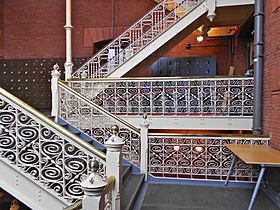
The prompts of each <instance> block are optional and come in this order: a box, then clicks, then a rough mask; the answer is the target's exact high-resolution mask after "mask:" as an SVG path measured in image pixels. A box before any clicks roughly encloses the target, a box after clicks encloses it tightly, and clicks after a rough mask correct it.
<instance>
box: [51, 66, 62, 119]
mask: <svg viewBox="0 0 280 210" xmlns="http://www.w3.org/2000/svg"><path fill="white" fill-rule="evenodd" d="M51 75H52V79H51V91H52V111H51V115H52V116H54V117H55V121H56V122H57V118H58V100H59V99H58V80H59V79H60V76H61V73H60V71H59V66H58V64H55V65H54V66H53V70H52V72H51Z"/></svg>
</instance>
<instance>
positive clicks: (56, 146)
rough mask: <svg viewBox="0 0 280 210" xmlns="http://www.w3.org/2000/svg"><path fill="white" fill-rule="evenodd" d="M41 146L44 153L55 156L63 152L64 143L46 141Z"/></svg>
mask: <svg viewBox="0 0 280 210" xmlns="http://www.w3.org/2000/svg"><path fill="white" fill-rule="evenodd" d="M41 147H42V150H43V152H44V154H45V155H47V156H54V155H58V154H60V153H62V143H60V142H44V143H42V145H41Z"/></svg>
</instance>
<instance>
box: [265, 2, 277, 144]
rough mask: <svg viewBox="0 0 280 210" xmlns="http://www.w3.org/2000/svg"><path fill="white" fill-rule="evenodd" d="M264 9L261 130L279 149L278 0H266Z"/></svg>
mask: <svg viewBox="0 0 280 210" xmlns="http://www.w3.org/2000/svg"><path fill="white" fill-rule="evenodd" d="M277 2H278V3H277ZM264 9H265V19H264V20H265V23H264V25H265V26H264V31H265V33H264V44H265V45H264V74H263V132H264V133H266V134H272V141H271V144H272V146H273V147H275V148H278V149H280V83H279V76H280V75H279V66H280V60H279V56H280V47H279V44H278V42H279V40H280V24H279V22H280V10H279V1H278V0H276V1H274V0H266V1H265V8H264Z"/></svg>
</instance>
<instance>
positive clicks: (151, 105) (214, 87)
mask: <svg viewBox="0 0 280 210" xmlns="http://www.w3.org/2000/svg"><path fill="white" fill-rule="evenodd" d="M71 85H72V88H73V89H75V90H76V91H77V92H80V93H81V94H83V95H84V96H86V97H87V98H89V99H90V100H93V101H94V102H96V103H97V104H98V105H100V106H102V107H103V108H105V109H107V110H108V111H109V112H111V113H113V114H118V115H143V114H144V113H146V114H148V115H171V116H172V115H204V116H205V115H207V116H211V115H214V116H217V115H218V116H229V115H231V116H235V115H236V116H251V115H252V114H253V92H254V80H253V78H247V77H246V78H207V79H196V78H194V79H182V78H179V79H169V78H166V79H160V80H156V79H155V78H151V79H150V80H149V79H145V80H141V79H138V80H126V79H124V80H122V79H119V80H117V81H116V80H111V81H110V80H106V81H102V80H99V81H95V80H93V81H71Z"/></svg>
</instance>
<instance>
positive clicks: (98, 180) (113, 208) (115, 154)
mask: <svg viewBox="0 0 280 210" xmlns="http://www.w3.org/2000/svg"><path fill="white" fill-rule="evenodd" d="M111 129H112V133H113V135H112V136H111V137H110V138H109V139H108V140H107V141H106V143H105V145H106V148H107V152H106V161H107V162H106V177H105V178H106V181H105V179H104V177H101V176H100V175H99V170H100V165H99V162H98V161H96V160H94V161H92V160H91V161H90V162H89V164H88V168H89V171H90V174H89V175H88V176H87V177H86V179H85V180H84V181H82V182H81V186H82V188H83V190H84V192H85V195H84V197H83V200H80V201H78V202H76V203H74V204H72V205H70V206H68V207H67V208H65V210H79V209H83V210H91V209H98V210H119V209H120V199H121V190H120V189H121V188H122V176H121V168H122V147H123V145H124V141H123V139H121V138H120V137H118V132H119V128H118V126H116V125H114V126H112V128H111ZM107 177H108V178H107Z"/></svg>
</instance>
